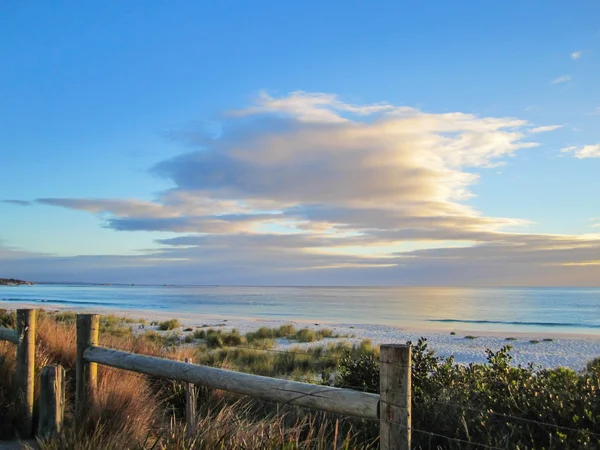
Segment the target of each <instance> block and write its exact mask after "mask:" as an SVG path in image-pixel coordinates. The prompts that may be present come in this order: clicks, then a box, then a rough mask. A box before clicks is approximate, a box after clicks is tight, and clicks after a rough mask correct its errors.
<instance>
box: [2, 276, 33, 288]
mask: <svg viewBox="0 0 600 450" xmlns="http://www.w3.org/2000/svg"><path fill="white" fill-rule="evenodd" d="M21 284H34V283H33V282H31V281H24V280H17V279H16V278H0V286H19V285H21Z"/></svg>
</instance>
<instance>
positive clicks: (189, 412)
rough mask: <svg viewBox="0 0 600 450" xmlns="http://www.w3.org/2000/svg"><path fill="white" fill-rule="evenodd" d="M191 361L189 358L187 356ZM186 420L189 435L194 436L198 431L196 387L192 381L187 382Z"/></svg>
mask: <svg viewBox="0 0 600 450" xmlns="http://www.w3.org/2000/svg"><path fill="white" fill-rule="evenodd" d="M185 362H186V363H188V364H189V363H190V359H189V358H185ZM185 422H186V427H187V436H188V437H192V436H193V435H194V433H195V432H196V387H195V386H194V385H193V384H192V383H185Z"/></svg>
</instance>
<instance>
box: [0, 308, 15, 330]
mask: <svg viewBox="0 0 600 450" xmlns="http://www.w3.org/2000/svg"><path fill="white" fill-rule="evenodd" d="M16 326H17V313H16V312H15V311H8V310H6V309H0V327H5V328H16Z"/></svg>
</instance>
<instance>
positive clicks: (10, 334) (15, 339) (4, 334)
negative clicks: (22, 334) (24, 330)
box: [0, 327, 19, 345]
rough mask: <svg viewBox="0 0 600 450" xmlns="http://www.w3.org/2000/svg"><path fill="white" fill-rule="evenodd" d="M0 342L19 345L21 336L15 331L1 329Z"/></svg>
mask: <svg viewBox="0 0 600 450" xmlns="http://www.w3.org/2000/svg"><path fill="white" fill-rule="evenodd" d="M0 341H8V342H12V343H13V344H16V345H19V335H18V334H17V332H16V331H15V330H11V329H10V328H3V327H0Z"/></svg>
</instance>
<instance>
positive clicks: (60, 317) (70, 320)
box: [54, 311, 77, 324]
mask: <svg viewBox="0 0 600 450" xmlns="http://www.w3.org/2000/svg"><path fill="white" fill-rule="evenodd" d="M54 320H56V321H57V322H63V323H66V324H74V323H76V322H77V313H75V312H73V311H60V312H57V313H55V314H54Z"/></svg>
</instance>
